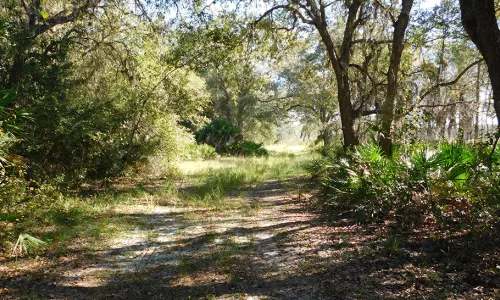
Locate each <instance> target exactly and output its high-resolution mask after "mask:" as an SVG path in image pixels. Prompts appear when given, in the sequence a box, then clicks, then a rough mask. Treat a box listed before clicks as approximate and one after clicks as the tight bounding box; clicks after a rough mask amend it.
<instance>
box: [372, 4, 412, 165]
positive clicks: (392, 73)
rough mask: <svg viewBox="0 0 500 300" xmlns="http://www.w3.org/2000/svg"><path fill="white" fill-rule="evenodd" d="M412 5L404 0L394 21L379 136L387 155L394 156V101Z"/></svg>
mask: <svg viewBox="0 0 500 300" xmlns="http://www.w3.org/2000/svg"><path fill="white" fill-rule="evenodd" d="M412 6H413V0H403V3H402V7H401V13H400V14H399V17H398V19H397V21H396V22H395V23H394V33H393V39H392V51H391V52H392V53H391V60H390V64H389V69H388V71H387V94H386V98H385V101H384V104H383V106H382V116H381V124H380V136H379V144H380V147H381V148H382V151H383V152H384V154H385V155H386V156H387V157H392V148H393V147H392V132H391V127H392V122H393V120H394V102H395V100H396V95H397V89H398V73H399V67H400V65H401V56H402V54H403V48H404V36H405V32H406V28H407V27H408V22H409V20H410V11H411V8H412Z"/></svg>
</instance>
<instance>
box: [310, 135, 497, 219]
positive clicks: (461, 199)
mask: <svg viewBox="0 0 500 300" xmlns="http://www.w3.org/2000/svg"><path fill="white" fill-rule="evenodd" d="M398 151H399V152H398V153H396V154H395V156H394V158H393V159H388V158H386V157H384V156H383V154H382V151H381V149H380V148H379V147H378V146H377V145H374V144H370V145H363V146H358V147H356V148H355V149H354V150H353V151H351V152H349V153H347V154H343V155H342V154H339V153H333V154H332V153H330V154H329V155H326V156H324V157H323V158H322V159H320V160H318V161H316V162H314V163H313V165H312V166H311V171H312V172H313V174H314V175H315V178H316V179H317V180H318V181H319V182H321V184H322V191H323V195H324V198H325V200H324V205H325V207H329V208H330V209H336V210H343V211H348V212H351V213H353V214H355V215H356V216H357V217H358V219H359V220H360V221H363V222H367V221H370V220H377V219H379V220H381V219H385V218H393V219H395V220H396V221H397V223H398V224H399V225H401V226H403V227H408V228H411V227H415V226H419V225H421V224H422V223H423V222H425V221H432V222H434V223H436V224H449V223H456V222H464V221H474V220H480V219H482V220H484V218H489V217H493V216H494V215H495V210H496V209H498V208H499V207H500V190H499V187H498V186H499V185H498V183H499V179H498V178H499V177H500V168H499V167H498V163H499V160H498V157H495V158H494V159H495V163H493V165H494V167H493V168H492V169H491V170H490V169H489V168H488V167H487V164H486V160H487V158H488V154H487V153H488V148H486V147H484V146H476V147H471V146H468V145H465V144H461V143H455V144H446V143H445V144H441V145H438V146H436V147H430V146H426V145H415V146H409V147H407V148H400V149H399V150H398Z"/></svg>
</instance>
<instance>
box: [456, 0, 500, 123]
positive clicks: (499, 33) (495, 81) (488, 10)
mask: <svg viewBox="0 0 500 300" xmlns="http://www.w3.org/2000/svg"><path fill="white" fill-rule="evenodd" d="M460 10H461V16H462V24H463V26H464V29H465V31H466V32H467V34H468V36H469V37H470V39H471V40H472V42H474V44H475V45H476V47H477V49H478V50H479V52H481V55H482V56H483V57H484V60H485V62H486V66H487V68H488V73H489V76H490V82H491V86H492V90H493V107H494V108H495V112H496V115H497V123H498V130H499V132H500V29H499V28H498V20H497V18H496V10H495V2H494V0H460Z"/></svg>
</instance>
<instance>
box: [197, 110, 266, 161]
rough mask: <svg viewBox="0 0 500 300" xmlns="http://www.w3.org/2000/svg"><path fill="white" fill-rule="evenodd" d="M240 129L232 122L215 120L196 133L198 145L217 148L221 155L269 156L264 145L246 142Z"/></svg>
mask: <svg viewBox="0 0 500 300" xmlns="http://www.w3.org/2000/svg"><path fill="white" fill-rule="evenodd" d="M240 132H241V131H240V129H239V128H238V127H236V126H235V125H234V124H233V123H232V122H231V121H230V120H220V119H215V120H213V121H212V122H211V123H209V124H208V125H207V126H205V127H204V128H203V129H201V130H200V131H198V132H197V133H196V140H197V141H198V143H201V144H207V145H210V146H212V147H214V148H215V151H216V152H217V153H220V154H230V155H242V156H267V155H268V152H267V150H266V149H264V147H262V144H259V143H255V142H252V141H248V140H244V139H243V136H242V135H241V134H240Z"/></svg>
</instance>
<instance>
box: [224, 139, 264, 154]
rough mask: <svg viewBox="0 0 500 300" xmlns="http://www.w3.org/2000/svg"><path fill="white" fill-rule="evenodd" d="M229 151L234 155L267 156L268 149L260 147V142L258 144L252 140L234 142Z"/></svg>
mask: <svg viewBox="0 0 500 300" xmlns="http://www.w3.org/2000/svg"><path fill="white" fill-rule="evenodd" d="M231 152H232V153H233V154H236V155H243V156H268V155H269V153H268V151H267V150H266V149H265V148H264V147H262V144H258V143H255V142H252V141H243V142H242V143H235V144H233V146H232V147H231Z"/></svg>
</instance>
